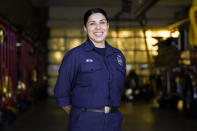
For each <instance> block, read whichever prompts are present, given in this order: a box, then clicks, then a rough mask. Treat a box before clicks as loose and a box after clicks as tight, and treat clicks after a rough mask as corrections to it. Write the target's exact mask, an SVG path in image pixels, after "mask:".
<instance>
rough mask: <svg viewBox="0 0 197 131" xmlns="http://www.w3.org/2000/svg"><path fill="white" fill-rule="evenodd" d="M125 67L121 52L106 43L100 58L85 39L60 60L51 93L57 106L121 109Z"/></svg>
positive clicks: (93, 47) (92, 45)
mask: <svg viewBox="0 0 197 131" xmlns="http://www.w3.org/2000/svg"><path fill="white" fill-rule="evenodd" d="M125 67H126V62H125V57H124V56H123V54H122V53H121V51H120V50H118V49H116V48H113V47H112V46H110V45H109V44H108V43H107V42H105V54H104V56H103V55H102V54H100V53H99V52H98V51H97V50H96V48H95V46H94V44H93V43H92V42H91V40H89V39H88V40H87V41H86V42H85V43H83V44H81V45H80V46H78V47H75V48H73V49H72V50H70V51H69V52H67V53H66V55H65V56H64V58H63V61H62V64H61V66H60V69H59V75H58V79H57V82H56V85H55V89H54V95H55V98H56V102H57V104H58V106H60V107H62V106H67V105H69V104H71V105H73V106H77V107H85V108H100V107H104V106H106V105H110V106H116V107H118V106H120V103H121V94H122V91H123V87H124V81H125V74H126V68H125Z"/></svg>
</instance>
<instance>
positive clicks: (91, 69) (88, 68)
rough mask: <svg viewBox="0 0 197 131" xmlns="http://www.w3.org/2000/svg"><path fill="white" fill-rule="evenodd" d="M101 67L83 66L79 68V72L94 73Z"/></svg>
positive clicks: (93, 65) (95, 65)
mask: <svg viewBox="0 0 197 131" xmlns="http://www.w3.org/2000/svg"><path fill="white" fill-rule="evenodd" d="M101 69H102V66H100V65H97V64H83V65H82V66H81V72H95V71H98V70H101Z"/></svg>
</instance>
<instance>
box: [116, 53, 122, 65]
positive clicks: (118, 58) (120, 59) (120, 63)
mask: <svg viewBox="0 0 197 131" xmlns="http://www.w3.org/2000/svg"><path fill="white" fill-rule="evenodd" d="M117 61H118V64H119V65H120V66H123V60H122V57H121V56H120V55H117Z"/></svg>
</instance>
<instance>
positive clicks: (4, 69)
mask: <svg viewBox="0 0 197 131" xmlns="http://www.w3.org/2000/svg"><path fill="white" fill-rule="evenodd" d="M93 7H100V8H102V9H104V10H105V11H106V12H107V14H108V16H109V25H110V29H109V32H108V36H107V41H108V43H110V45H112V46H113V47H115V48H118V49H119V50H121V51H122V53H123V54H124V56H125V58H126V71H127V73H126V74H127V75H126V80H125V87H124V90H123V93H122V103H121V106H120V107H119V110H120V111H121V113H122V114H123V122H122V130H123V131H196V130H197V124H196V123H197V17H196V11H197V0H71V1H69V0H15V1H13V0H1V1H0V67H1V69H0V130H1V131H46V130H47V131H66V130H67V122H68V115H67V114H66V113H65V112H64V111H63V110H62V109H61V108H59V107H57V105H56V102H55V98H54V92H53V90H54V86H55V83H56V80H57V76H58V70H59V67H60V64H61V61H62V59H63V56H64V55H65V53H66V52H67V51H69V50H70V49H72V48H74V47H76V46H78V45H80V44H81V43H83V42H85V40H86V38H87V35H86V33H85V32H84V30H83V14H84V13H85V11H86V10H87V9H90V8H93Z"/></svg>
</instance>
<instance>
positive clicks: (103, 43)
mask: <svg viewBox="0 0 197 131" xmlns="http://www.w3.org/2000/svg"><path fill="white" fill-rule="evenodd" d="M92 43H93V44H94V46H95V47H98V48H105V41H104V42H101V43H96V42H92Z"/></svg>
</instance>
